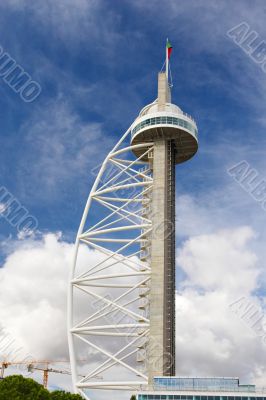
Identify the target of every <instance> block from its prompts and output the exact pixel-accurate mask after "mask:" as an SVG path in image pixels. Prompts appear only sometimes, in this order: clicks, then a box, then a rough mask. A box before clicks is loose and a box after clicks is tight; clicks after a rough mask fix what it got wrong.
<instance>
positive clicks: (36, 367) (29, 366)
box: [0, 360, 71, 388]
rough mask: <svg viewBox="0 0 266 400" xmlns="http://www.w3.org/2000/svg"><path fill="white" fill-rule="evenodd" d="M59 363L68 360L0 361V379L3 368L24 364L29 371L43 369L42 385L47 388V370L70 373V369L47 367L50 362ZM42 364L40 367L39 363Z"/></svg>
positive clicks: (2, 374)
mask: <svg viewBox="0 0 266 400" xmlns="http://www.w3.org/2000/svg"><path fill="white" fill-rule="evenodd" d="M61 363H69V361H66V360H62V361H51V360H41V361H30V362H29V361H17V362H9V361H1V362H0V366H1V370H0V379H3V378H4V373H5V369H6V368H8V367H9V366H12V365H25V367H26V368H27V369H28V371H29V372H33V370H38V371H43V386H44V387H45V388H47V386H48V375H49V372H53V373H58V374H67V375H71V372H70V371H64V370H62V371H61V370H57V369H53V368H49V365H51V364H61ZM42 364H43V365H44V366H43V367H40V366H39V365H42Z"/></svg>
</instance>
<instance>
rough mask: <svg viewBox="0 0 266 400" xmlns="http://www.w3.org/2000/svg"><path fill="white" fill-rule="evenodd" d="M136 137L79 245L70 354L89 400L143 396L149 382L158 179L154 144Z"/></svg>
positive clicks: (123, 150) (120, 146) (92, 199)
mask: <svg viewBox="0 0 266 400" xmlns="http://www.w3.org/2000/svg"><path fill="white" fill-rule="evenodd" d="M130 132H131V129H130V128H129V129H128V130H127V132H126V133H125V134H124V135H123V137H122V138H121V139H120V140H119V142H118V143H117V144H116V146H115V147H114V148H113V150H112V151H111V152H110V153H109V154H108V156H107V157H106V159H105V160H104V162H103V164H102V165H101V167H100V170H99V172H98V174H97V177H96V180H95V182H94V185H93V187H92V189H91V192H90V195H89V197H88V201H87V204H86V207H85V210H84V214H83V217H82V220H81V224H80V227H79V231H78V235H77V240H76V248H75V259H74V263H73V268H72V271H71V280H70V287H69V307H68V321H69V349H70V359H71V366H72V374H73V382H74V386H75V388H76V391H77V392H78V393H80V394H81V395H83V396H84V397H85V398H86V399H89V397H88V396H90V394H89V393H90V390H92V389H108V390H113V389H123V390H127V389H128V390H136V389H138V388H139V387H140V385H143V384H147V382H148V379H147V373H146V370H147V365H146V347H147V344H148V337H149V287H150V271H151V266H150V235H151V231H152V222H151V216H150V209H151V206H150V202H151V196H152V186H153V179H152V171H151V165H152V163H151V162H148V163H147V162H146V163H144V162H143V161H142V159H143V157H145V156H146V155H147V154H148V157H149V160H151V159H152V146H153V144H152V143H145V144H137V145H135V146H131V145H130ZM134 149H138V154H139V150H140V149H143V152H142V155H141V156H140V157H138V158H136V156H134V154H133V151H132V150H134ZM85 246H86V247H87V248H85ZM79 258H80V259H81V260H80V259H79ZM84 355H85V356H88V358H87V362H86V363H85V364H84V365H83V367H80V366H79V364H78V362H77V359H79V358H80V357H82V358H83V357H84ZM79 368H82V373H80V371H79ZM80 375H82V376H83V378H82V379H79V376H80Z"/></svg>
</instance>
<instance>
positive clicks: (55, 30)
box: [0, 0, 266, 381]
mask: <svg viewBox="0 0 266 400" xmlns="http://www.w3.org/2000/svg"><path fill="white" fill-rule="evenodd" d="M265 16H266V4H265V2H264V1H263V0H261V1H259V0H255V1H247V0H241V1H240V0H236V1H233V0H227V1H225V0H223V1H218V0H217V1H214V0H212V1H211V0H204V1H203V0H198V1H197V0H186V1H182V0H166V1H164V2H161V1H157V0H151V1H149V2H144V1H141V0H134V1H133V0H124V1H122V0H121V1H120V0H114V1H112V2H111V1H107V0H105V1H104V0H97V1H96V0H90V1H89V0H75V1H74V0H57V1H53V0H36V1H31V0H3V1H1V4H0V45H1V46H2V47H3V49H4V50H5V51H7V52H8V53H9V54H10V55H11V56H12V57H13V58H14V59H15V60H16V62H17V63H18V64H19V65H21V66H22V67H23V68H24V69H25V70H26V71H27V72H28V73H29V74H30V75H31V77H32V79H33V80H35V81H37V82H38V83H39V84H40V85H41V88H42V91H41V94H40V95H39V97H38V98H37V99H36V100H35V101H34V102H32V103H25V102H23V100H22V99H21V98H20V96H19V95H18V94H17V93H14V92H13V91H12V89H11V88H10V87H9V86H8V85H7V84H6V83H5V82H4V81H3V80H2V79H1V78H0V93H1V96H0V120H1V130H0V132H1V133H0V137H1V141H0V173H1V185H3V186H5V187H6V188H7V189H8V190H9V191H10V192H12V194H13V195H14V196H15V197H16V198H17V199H18V200H19V201H20V202H21V204H23V206H25V207H26V208H27V209H28V210H29V212H30V213H31V214H32V215H34V217H36V218H37V220H38V230H39V232H40V236H41V235H43V234H45V233H48V232H49V233H51V234H55V233H56V232H58V231H60V232H62V236H61V239H62V240H63V241H64V243H65V242H67V243H72V242H73V241H74V238H75V235H76V232H77V228H78V225H79V222H80V219H81V215H82V212H83V208H84V205H85V201H86V198H87V196H88V193H89V190H90V187H91V185H92V183H93V181H94V179H95V175H94V173H93V171H92V170H93V168H94V167H95V166H97V165H99V163H101V161H103V159H104V158H105V156H106V154H107V152H108V151H109V150H110V149H111V147H112V146H113V145H114V144H115V142H116V141H117V140H118V138H119V137H120V136H121V135H122V134H123V133H124V132H125V131H126V129H127V128H128V126H129V125H130V124H131V123H132V121H133V120H134V119H135V118H136V116H137V114H138V112H139V111H140V109H141V108H142V107H143V106H144V105H146V104H147V103H149V102H151V101H153V100H154V98H155V97H156V90H157V73H158V71H160V69H161V67H162V64H163V61H164V54H165V40H166V38H167V37H168V38H169V40H170V41H171V43H172V45H173V52H172V56H171V70H172V76H173V83H174V87H173V90H172V101H173V102H174V103H175V104H177V105H179V106H180V107H181V108H182V110H183V111H185V112H187V113H189V114H191V115H192V116H193V117H194V118H195V119H196V122H197V125H198V129H199V143H200V144H199V151H198V154H197V155H196V156H195V157H194V158H193V159H192V160H191V161H189V162H187V163H185V164H182V165H180V166H178V168H177V171H176V179H177V247H178V249H179V252H178V254H179V261H180V260H181V261H180V263H181V264H182V262H184V257H185V256H186V255H187V253H186V251H190V255H191V254H192V253H193V251H194V250H193V251H192V250H191V248H189V246H190V245H191V243H192V245H193V243H194V242H193V240H196V239H195V237H198V236H199V235H207V236H206V237H207V238H208V235H210V236H211V235H214V236H213V237H214V238H217V237H218V236H219V233H217V232H221V231H223V232H226V233H223V234H222V235H221V236H222V238H224V237H226V238H227V239H228V241H229V242H231V238H232V242H233V241H234V240H235V239H234V238H235V236H234V234H233V233H232V232H239V236H240V237H241V238H242V239H241V240H242V241H241V243H242V244H241V246H242V245H243V246H244V248H245V249H244V248H243V249H242V247H241V249H240V250H239V248H238V250H239V251H240V252H241V251H242V250H243V252H244V250H245V251H249V252H251V253H252V254H253V255H254V257H256V259H257V261H256V263H257V264H256V265H257V267H256V268H258V270H259V271H260V278H259V282H257V283H256V284H254V286H252V287H251V288H249V294H250V295H252V296H253V295H254V296H255V295H256V296H257V298H258V301H260V302H262V303H263V304H264V305H265V303H266V302H265V297H264V293H265V288H266V278H265V277H266V274H265V249H264V246H265V245H264V244H265V240H266V233H265V220H266V213H265V211H264V210H262V208H261V206H260V204H258V202H257V201H255V200H254V199H253V198H252V197H251V196H250V194H249V193H247V191H245V190H243V188H242V187H241V185H239V184H238V183H237V182H235V180H234V179H233V178H232V177H231V176H230V175H229V174H228V173H227V169H228V168H230V167H232V166H233V165H235V164H237V163H239V162H241V161H242V160H246V161H247V162H248V163H249V164H250V166H251V168H254V169H256V170H257V171H258V177H259V179H261V180H262V179H266V159H265V146H266V139H265V127H266V117H265V104H266V101H265V100H266V74H265V73H264V72H263V71H262V69H261V67H260V66H259V65H258V64H256V63H255V62H254V61H253V59H252V58H251V57H250V56H248V55H247V54H246V53H245V52H244V51H243V50H242V49H241V48H240V47H239V46H237V45H236V44H235V43H234V41H233V40H232V39H231V38H230V37H228V35H227V32H228V30H230V29H232V28H233V27H235V26H236V25H238V24H240V23H241V22H245V23H246V24H248V25H249V26H250V29H251V30H254V31H256V32H257V34H258V36H259V38H260V39H261V41H262V40H266V27H265ZM243 227H245V228H243ZM238 229H247V230H244V231H243V230H240V231H239V230H238ZM234 230H236V231H234ZM217 235H218V236H217ZM230 235H232V236H230ZM0 238H1V239H2V245H1V254H0V258H1V260H2V262H3V265H4V264H5V262H6V260H5V256H6V254H7V253H8V254H11V255H12V252H13V253H14V252H15V251H16V249H17V248H18V247H19V246H22V244H19V245H18V242H17V232H16V229H15V228H14V227H12V226H10V225H9V224H8V222H7V221H6V220H5V219H3V218H2V220H0ZM239 240H240V239H239ZM185 241H187V242H185ZM189 241H190V242H189ZM191 241H192V242H191ZM184 243H185V244H184ZM186 243H187V244H186ZM27 246H29V244H27ZM32 246H33V247H34V246H36V244H32ZM182 246H183V247H182ZM186 246H187V247H186ZM236 246H238V244H236ZM48 247H49V246H48ZM19 248H20V247H19ZM210 250H211V249H210ZM234 254H235V253H234ZM13 255H14V254H13ZM193 255H195V256H196V253H193ZM210 259H211V254H210ZM185 264H186V263H185V262H184V265H183V270H182V272H180V276H181V277H182V279H184V276H189V272H191V271H189V268H187V269H186V265H185ZM5 265H7V264H5ZM3 269H5V267H4V268H3ZM238 272H239V271H238ZM239 273H240V274H241V271H240V272H239ZM218 275H219V274H218ZM238 278H239V279H240V277H238ZM191 279H192V278H191ZM191 279H190V284H188V286H189V285H192V286H193V287H195V286H197V285H198V284H199V282H196V281H195V282H194V283H193V282H192V280H191ZM247 279H249V278H248V277H247ZM183 287H184V286H183ZM205 289H206V288H205ZM206 290H207V289H206ZM184 297H186V294H184ZM186 300H187V298H186ZM206 301H207V300H206ZM202 310H203V312H204V310H205V309H204V307H203V308H202ZM10 325H11V326H12V323H10ZM16 334H17V331H16ZM254 340H255V339H254ZM241 343H246V342H244V341H242V342H241ZM256 349H257V350H256V351H257V352H256V354H259V353H260V350H258V348H256ZM254 351H255V350H254ZM59 356H61V354H59ZM240 361H241V360H240ZM241 362H242V364H243V365H244V364H245V361H244V359H243V360H242V361H241ZM251 364H252V363H251ZM209 365H213V364H212V360H210V364H209ZM225 365H227V364H225ZM252 365H253V366H254V368H255V366H256V367H258V366H259V367H260V368H261V371H262V370H263V368H262V366H261V365H262V361H261V360H260V356H259V355H258V357H257V358H254V364H252ZM236 367H238V368H239V365H237V366H236ZM259 367H258V368H259ZM184 368H185V367H184ZM187 368H189V364H188V367H187ZM206 371H208V370H207V369H206ZM234 371H235V370H232V373H233V372H234ZM183 372H184V373H185V372H186V369H184V371H183ZM218 372H219V369H218V370H217V373H218ZM240 373H241V374H242V375H243V376H245V377H247V376H248V377H249V378H250V379H251V378H254V379H255V378H256V379H257V380H259V381H260V380H261V379H262V378H263V377H266V373H265V370H263V371H262V372H261V374H259V373H257V375H256V374H255V373H253V375H252V371H247V370H246V369H245V368H244V367H243V369H242V370H241V371H240Z"/></svg>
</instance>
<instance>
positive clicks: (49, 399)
mask: <svg viewBox="0 0 266 400" xmlns="http://www.w3.org/2000/svg"><path fill="white" fill-rule="evenodd" d="M0 400H83V399H82V397H81V396H80V395H79V394H71V393H67V392H64V391H59V390H56V391H54V392H51V393H50V392H49V391H48V390H46V389H44V387H43V386H42V385H40V384H39V383H37V382H35V381H34V380H33V379H29V378H24V377H23V376H21V375H11V376H7V377H6V378H5V379H3V380H0Z"/></svg>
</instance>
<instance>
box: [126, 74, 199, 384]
mask: <svg viewBox="0 0 266 400" xmlns="http://www.w3.org/2000/svg"><path fill="white" fill-rule="evenodd" d="M145 142H148V143H150V142H152V143H153V150H152V154H150V159H148V156H147V157H146V159H145V160H146V161H148V162H149V163H150V165H151V170H152V171H153V193H152V201H151V204H152V208H151V210H152V212H151V220H152V225H153V230H152V232H151V234H150V246H151V289H150V337H151V338H152V341H151V343H150V345H148V346H147V356H148V359H149V367H148V378H149V383H152V381H153V378H154V377H155V376H174V375H175V165H176V164H178V163H182V162H184V161H186V160H188V159H190V158H191V157H192V156H193V155H194V154H195V153H196V151H197V148H198V141H197V127H196V124H195V122H194V120H193V119H192V118H191V117H190V116H189V115H187V114H185V113H183V112H182V111H181V109H180V108H179V107H177V106H176V105H174V104H172V103H171V91H170V87H169V84H168V78H167V72H161V73H159V75H158V98H157V101H156V102H155V103H153V104H150V105H148V106H147V107H145V108H144V109H143V110H142V111H141V113H140V115H139V117H138V118H137V119H136V120H135V122H134V124H133V126H132V139H131V144H132V145H135V144H141V143H142V144H143V143H145ZM133 152H134V153H135V155H136V156H137V157H138V156H139V154H140V153H139V150H138V149H137V150H133Z"/></svg>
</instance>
